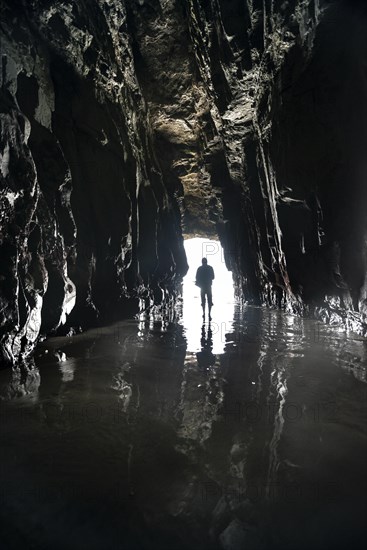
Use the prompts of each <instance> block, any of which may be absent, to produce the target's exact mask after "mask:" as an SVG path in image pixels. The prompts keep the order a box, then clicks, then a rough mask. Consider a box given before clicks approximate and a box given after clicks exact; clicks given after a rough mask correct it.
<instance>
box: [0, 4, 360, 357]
mask: <svg viewBox="0 0 367 550" xmlns="http://www.w3.org/2000/svg"><path fill="white" fill-rule="evenodd" d="M366 23H367V14H366V6H365V3H364V2H363V1H359V0H334V1H327V0H320V1H318V2H316V1H314V0H295V1H287V0H285V1H279V2H278V1H274V0H266V1H265V2H264V1H263V0H261V1H260V0H125V1H119V2H117V1H115V0H105V1H102V0H90V1H88V2H82V1H79V0H78V1H76V0H75V1H71V0H70V1H67V0H59V1H56V2H49V1H46V0H30V1H27V2H25V1H21V0H12V1H10V0H9V1H5V2H3V4H2V14H1V34H2V40H1V54H2V65H1V77H2V86H1V150H0V154H1V178H2V187H1V201H2V202H1V210H0V214H1V243H0V245H1V267H0V269H1V274H0V277H1V303H0V306H1V316H2V319H1V327H2V328H1V349H2V354H3V360H4V361H5V362H7V363H13V362H14V361H15V360H16V359H17V358H19V357H20V356H21V355H22V354H25V355H27V354H28V353H29V352H30V351H31V350H32V348H33V345H34V343H35V342H36V340H37V337H38V334H39V332H40V330H41V331H42V332H44V333H47V332H49V331H51V330H56V329H57V328H58V327H60V326H61V325H62V324H63V323H64V322H65V321H66V320H67V323H68V325H74V326H75V325H79V324H80V325H83V324H85V325H88V323H91V322H93V321H94V320H95V318H96V315H97V311H98V312H99V314H100V315H101V316H102V317H103V318H108V317H109V316H111V315H112V312H113V311H116V310H117V311H119V312H125V313H127V312H128V311H132V310H133V308H136V302H137V300H138V299H139V298H145V299H146V301H147V302H151V301H154V302H155V303H161V302H162V300H163V301H164V299H167V297H169V296H170V295H172V293H173V292H174V289H175V286H176V283H177V281H179V279H180V277H181V276H182V275H183V274H184V273H185V270H186V259H185V255H184V251H183V246H182V236H181V228H182V230H183V232H184V234H185V235H187V236H193V235H206V236H213V235H219V237H220V239H221V241H222V244H223V245H224V249H225V254H226V261H227V264H228V266H229V267H230V268H231V269H232V270H233V272H234V275H235V280H236V284H237V287H238V289H239V290H240V291H242V293H243V297H244V299H247V300H250V301H254V302H256V303H267V304H269V305H278V306H281V307H284V308H287V309H288V310H290V311H294V312H314V313H315V314H317V315H318V316H319V317H320V318H322V319H324V320H326V321H330V322H334V321H335V322H340V321H343V322H344V323H345V324H346V325H348V326H350V327H352V328H354V329H357V330H358V331H360V332H363V331H364V330H365V328H364V327H365V322H366V315H367V278H366V272H367V270H366V261H367V254H366V236H367V230H366V216H365V208H366V185H365V177H366V168H367V167H366V163H365V150H366V146H367V130H366V128H367V115H366V105H367V103H366V96H367V82H366V74H365V67H366V63H367V43H366V33H365V28H366ZM41 323H42V327H41Z"/></svg>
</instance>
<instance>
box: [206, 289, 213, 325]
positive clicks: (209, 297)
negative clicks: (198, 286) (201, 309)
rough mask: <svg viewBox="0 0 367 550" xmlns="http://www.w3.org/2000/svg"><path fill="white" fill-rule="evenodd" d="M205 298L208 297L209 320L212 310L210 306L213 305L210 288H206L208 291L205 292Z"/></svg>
mask: <svg viewBox="0 0 367 550" xmlns="http://www.w3.org/2000/svg"><path fill="white" fill-rule="evenodd" d="M207 296H208V309H209V319H211V316H210V312H211V310H212V305H213V301H212V289H211V287H210V288H208V290H207Z"/></svg>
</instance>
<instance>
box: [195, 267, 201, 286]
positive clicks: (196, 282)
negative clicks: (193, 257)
mask: <svg viewBox="0 0 367 550" xmlns="http://www.w3.org/2000/svg"><path fill="white" fill-rule="evenodd" d="M195 284H196V286H200V267H198V268H197V270H196V277H195Z"/></svg>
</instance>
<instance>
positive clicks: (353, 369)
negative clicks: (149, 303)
mask: <svg viewBox="0 0 367 550" xmlns="http://www.w3.org/2000/svg"><path fill="white" fill-rule="evenodd" d="M213 311H214V315H213V321H212V323H211V325H210V327H209V326H208V324H204V325H203V326H202V321H201V318H200V316H195V319H193V320H192V323H190V327H185V326H183V324H182V323H180V322H164V321H162V320H149V319H147V320H143V321H142V320H140V321H138V320H129V321H124V322H120V323H118V324H115V325H113V326H110V327H105V328H103V329H95V330H90V331H88V332H85V333H83V334H80V335H77V336H74V337H65V338H51V339H48V340H46V341H44V342H43V343H42V344H40V346H39V348H38V350H37V354H36V357H35V363H36V368H35V370H34V371H33V372H32V373H30V375H29V376H28V377H27V378H26V379H25V380H24V379H22V378H21V377H20V378H18V377H17V375H16V373H11V372H10V371H2V372H0V395H1V401H0V412H1V415H0V483H1V504H0V523H1V525H0V528H1V530H0V532H1V542H0V547H1V549H3V548H4V549H13V548H14V549H17V548H35V549H37V550H38V549H48V548H53V549H64V548H68V549H74V548H75V549H78V550H80V549H84V548H85V549H88V550H92V549H106V550H107V549H124V550H125V549H126V550H130V549H134V550H135V549H142V550H150V549H154V550H156V549H157V550H163V549H170V550H171V549H172V550H173V549H177V550H179V549H192V550H194V549H204V550H205V549H213V550H216V549H221V548H223V549H225V550H237V549H241V550H242V549H243V550H253V549H256V550H257V549H279V550H280V549H282V550H285V549H290V550H298V549H305V550H306V549H307V550H309V549H310V548H312V549H320V550H321V549H322V550H328V549H333V550H335V549H339V548H340V549H342V548H343V549H344V548H347V547H350V548H364V547H365V543H366V532H365V530H364V523H365V518H366V517H367V515H366V511H367V510H366V488H367V487H366V477H367V474H366V463H367V460H366V459H367V446H366V403H367V386H366V366H367V353H366V351H367V348H366V341H365V340H363V339H362V338H360V337H358V336H356V335H353V334H350V333H349V334H347V333H344V332H341V331H339V330H338V329H337V328H332V327H328V326H325V325H321V324H319V323H317V322H316V321H313V320H309V319H300V318H295V317H293V316H291V315H287V314H285V313H282V312H279V311H273V310H266V309H262V308H255V307H242V308H240V307H239V306H237V307H236V310H235V313H234V317H232V319H230V321H229V322H228V323H223V322H222V321H221V320H216V317H215V308H214V310H213ZM188 330H190V331H191V332H190V334H191V337H190V338H191V342H190V345H189V342H188V339H187V337H186V334H187V333H188ZM195 335H196V336H195ZM195 338H196V340H195Z"/></svg>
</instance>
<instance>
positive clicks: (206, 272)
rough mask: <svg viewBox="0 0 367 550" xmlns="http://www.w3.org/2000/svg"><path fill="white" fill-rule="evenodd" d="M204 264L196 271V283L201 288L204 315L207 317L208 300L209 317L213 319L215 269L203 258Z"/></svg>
mask: <svg viewBox="0 0 367 550" xmlns="http://www.w3.org/2000/svg"><path fill="white" fill-rule="evenodd" d="M201 263H202V265H201V266H200V267H199V268H198V270H197V272H196V282H195V284H196V285H197V286H198V287H200V290H201V307H202V308H203V317H205V301H206V299H207V300H208V311H209V319H211V316H210V312H211V309H212V305H213V301H212V282H213V279H214V270H213V268H212V266H210V265H208V260H207V259H206V258H203V259H202V260H201Z"/></svg>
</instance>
